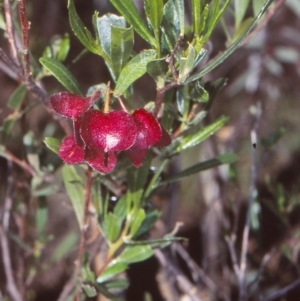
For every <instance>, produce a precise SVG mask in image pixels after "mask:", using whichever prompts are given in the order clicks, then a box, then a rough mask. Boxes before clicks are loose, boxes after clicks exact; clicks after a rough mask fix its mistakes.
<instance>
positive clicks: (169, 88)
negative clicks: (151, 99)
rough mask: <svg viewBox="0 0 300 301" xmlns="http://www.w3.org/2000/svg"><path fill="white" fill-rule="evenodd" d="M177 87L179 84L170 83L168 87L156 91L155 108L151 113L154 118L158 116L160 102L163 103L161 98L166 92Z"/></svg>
mask: <svg viewBox="0 0 300 301" xmlns="http://www.w3.org/2000/svg"><path fill="white" fill-rule="evenodd" d="M178 86H179V84H178V83H177V82H172V83H169V84H168V85H166V86H164V87H163V88H161V89H157V92H156V100H155V108H154V111H153V115H154V116H157V115H158V112H159V110H160V107H161V105H162V101H163V97H164V95H165V93H166V92H167V91H169V90H171V89H173V88H175V87H178Z"/></svg>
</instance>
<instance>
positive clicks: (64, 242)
mask: <svg viewBox="0 0 300 301" xmlns="http://www.w3.org/2000/svg"><path fill="white" fill-rule="evenodd" d="M77 241H78V234H77V232H75V231H72V232H68V234H66V235H65V236H64V237H62V239H61V240H60V242H59V244H58V245H57V247H56V248H55V249H54V251H53V253H52V255H51V262H53V263H55V262H58V261H60V260H62V259H63V258H65V257H67V256H68V255H69V254H70V253H71V252H72V251H73V250H74V247H75V246H76V244H77Z"/></svg>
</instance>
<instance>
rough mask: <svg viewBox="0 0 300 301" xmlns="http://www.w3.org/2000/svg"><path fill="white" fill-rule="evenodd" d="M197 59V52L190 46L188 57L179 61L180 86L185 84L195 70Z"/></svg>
mask: <svg viewBox="0 0 300 301" xmlns="http://www.w3.org/2000/svg"><path fill="white" fill-rule="evenodd" d="M195 59H196V51H195V49H194V47H193V46H192V45H189V47H188V49H187V56H186V57H181V58H180V60H179V77H178V81H179V83H180V84H183V83H184V82H185V81H186V79H187V78H188V76H189V75H190V73H191V71H192V70H193V68H194V65H195Z"/></svg>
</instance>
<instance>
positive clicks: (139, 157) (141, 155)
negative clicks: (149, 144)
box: [126, 147, 148, 167]
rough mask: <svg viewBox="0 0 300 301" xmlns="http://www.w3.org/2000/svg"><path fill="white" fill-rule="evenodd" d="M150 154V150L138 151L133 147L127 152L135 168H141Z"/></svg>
mask: <svg viewBox="0 0 300 301" xmlns="http://www.w3.org/2000/svg"><path fill="white" fill-rule="evenodd" d="M147 153H148V149H147V148H146V149H138V148H135V147H132V148H130V149H128V150H127V151H126V154H127V156H128V158H129V159H130V161H131V163H132V164H133V165H134V166H135V167H140V166H141V165H142V164H143V162H144V160H145V158H146V156H147Z"/></svg>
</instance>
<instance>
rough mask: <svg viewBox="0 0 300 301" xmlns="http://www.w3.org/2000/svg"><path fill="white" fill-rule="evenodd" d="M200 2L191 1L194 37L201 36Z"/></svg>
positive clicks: (197, 0) (198, 0) (196, 0)
mask: <svg viewBox="0 0 300 301" xmlns="http://www.w3.org/2000/svg"><path fill="white" fill-rule="evenodd" d="M200 15H201V1H200V0H192V20H193V31H194V35H195V36H200V34H201V18H200Z"/></svg>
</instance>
